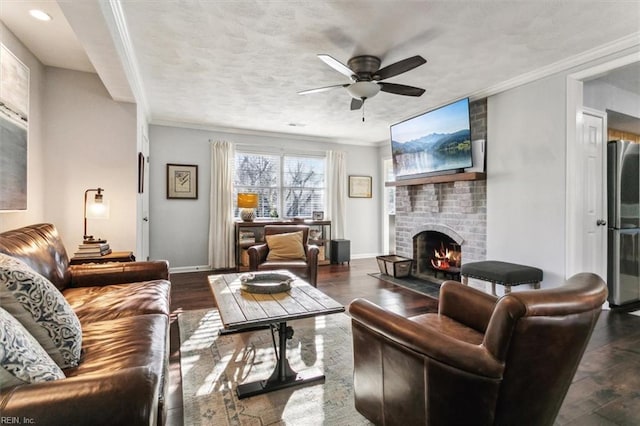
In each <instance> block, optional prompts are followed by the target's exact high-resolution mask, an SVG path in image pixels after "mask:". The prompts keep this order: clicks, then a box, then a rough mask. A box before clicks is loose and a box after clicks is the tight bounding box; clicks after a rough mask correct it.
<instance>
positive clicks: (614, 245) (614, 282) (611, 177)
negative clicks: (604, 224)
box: [607, 141, 640, 305]
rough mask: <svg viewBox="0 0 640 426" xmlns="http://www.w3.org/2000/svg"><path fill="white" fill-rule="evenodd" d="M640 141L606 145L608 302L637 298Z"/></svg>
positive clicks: (639, 291)
mask: <svg viewBox="0 0 640 426" xmlns="http://www.w3.org/2000/svg"><path fill="white" fill-rule="evenodd" d="M639 153H640V144H638V143H633V142H627V141H611V142H609V143H608V144H607V202H608V203H607V210H608V227H609V228H608V233H607V255H608V259H607V260H608V262H607V285H608V287H609V303H611V304H614V305H623V304H626V303H631V302H635V301H639V300H640V250H639V248H640V247H639V246H640V244H639V240H640V174H639V170H640V154H639Z"/></svg>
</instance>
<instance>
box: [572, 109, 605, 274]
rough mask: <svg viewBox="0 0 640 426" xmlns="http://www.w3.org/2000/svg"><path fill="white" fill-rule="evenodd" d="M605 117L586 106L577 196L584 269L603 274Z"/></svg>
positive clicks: (579, 138)
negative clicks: (579, 206)
mask: <svg viewBox="0 0 640 426" xmlns="http://www.w3.org/2000/svg"><path fill="white" fill-rule="evenodd" d="M605 117H606V115H605V113H604V112H600V111H595V110H591V109H587V108H583V110H582V120H581V122H579V123H578V127H579V129H578V135H577V136H578V149H579V151H580V153H579V154H580V163H581V164H580V174H581V175H582V179H581V180H582V186H583V188H582V191H579V194H580V195H579V197H578V199H579V202H580V205H581V209H579V210H578V211H581V215H582V217H581V218H579V219H580V221H581V225H582V230H581V232H582V238H581V239H582V244H581V247H579V249H580V250H581V262H580V263H581V270H582V271H583V272H593V273H595V274H598V275H599V276H601V277H602V278H605V277H606V276H607V256H606V253H607V251H606V250H607V246H606V244H607V223H606V220H605V219H606V216H607V215H606V192H605V187H606V186H605V184H606V182H605V176H606V174H605V167H606V161H605V160H606V157H605V153H606V151H605V150H606V140H605V139H606V126H605V122H606V120H605ZM579 121H580V120H579Z"/></svg>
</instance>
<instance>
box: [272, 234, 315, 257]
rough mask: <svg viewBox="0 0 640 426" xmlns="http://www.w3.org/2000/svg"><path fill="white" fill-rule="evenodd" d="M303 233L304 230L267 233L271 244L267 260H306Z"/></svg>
mask: <svg viewBox="0 0 640 426" xmlns="http://www.w3.org/2000/svg"><path fill="white" fill-rule="evenodd" d="M302 235H303V234H302V231H298V232H289V233H286V234H274V235H267V236H266V237H265V239H266V240H267V246H269V254H267V260H294V259H302V260H305V259H306V256H305V253H304V246H303V245H302Z"/></svg>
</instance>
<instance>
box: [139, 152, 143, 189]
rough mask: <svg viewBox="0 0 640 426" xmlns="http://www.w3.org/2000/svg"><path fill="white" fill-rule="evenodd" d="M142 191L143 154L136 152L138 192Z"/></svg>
mask: <svg viewBox="0 0 640 426" xmlns="http://www.w3.org/2000/svg"><path fill="white" fill-rule="evenodd" d="M143 192H144V154H143V153H141V152H139V153H138V194H142V193H143Z"/></svg>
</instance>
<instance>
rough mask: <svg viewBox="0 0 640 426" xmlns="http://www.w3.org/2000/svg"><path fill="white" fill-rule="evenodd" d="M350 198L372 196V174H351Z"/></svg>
mask: <svg viewBox="0 0 640 426" xmlns="http://www.w3.org/2000/svg"><path fill="white" fill-rule="evenodd" d="M349 197H350V198H371V176H349Z"/></svg>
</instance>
